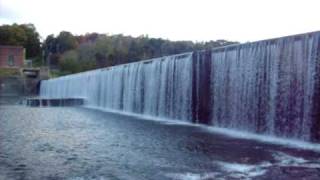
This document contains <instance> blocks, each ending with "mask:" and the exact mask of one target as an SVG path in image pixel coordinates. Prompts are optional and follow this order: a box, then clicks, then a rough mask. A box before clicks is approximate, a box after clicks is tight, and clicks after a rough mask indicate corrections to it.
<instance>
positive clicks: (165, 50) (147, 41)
mask: <svg viewBox="0 0 320 180" xmlns="http://www.w3.org/2000/svg"><path fill="white" fill-rule="evenodd" d="M234 43H237V42H230V41H226V40H217V41H208V42H198V43H194V42H192V41H169V40H164V39H161V38H149V37H148V36H139V37H131V36H124V35H121V34H119V35H107V34H97V33H90V34H85V35H80V36H75V35H73V34H71V33H70V32H66V31H63V32H60V34H59V35H58V36H56V37H55V36H53V35H50V36H48V37H47V38H46V40H45V41H44V44H43V48H44V49H45V52H46V53H45V54H46V57H48V59H50V62H51V65H52V66H55V67H57V68H58V69H60V70H61V72H62V73H64V74H68V73H76V72H80V71H85V70H90V69H95V68H102V67H107V66H113V65H118V64H124V63H130V62H134V61H140V60H144V59H150V58H153V57H160V56H165V55H172V54H178V53H183V52H189V51H193V50H201V49H211V48H215V47H220V46H226V45H230V44H234Z"/></svg>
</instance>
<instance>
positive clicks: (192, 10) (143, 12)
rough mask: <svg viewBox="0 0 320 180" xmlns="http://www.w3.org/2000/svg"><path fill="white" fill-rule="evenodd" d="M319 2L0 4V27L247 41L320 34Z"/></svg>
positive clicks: (65, 0) (56, 0)
mask: <svg viewBox="0 0 320 180" xmlns="http://www.w3.org/2000/svg"><path fill="white" fill-rule="evenodd" d="M319 7H320V0H0V24H1V25H2V24H12V23H33V24H34V25H35V26H36V28H37V30H38V32H39V33H40V35H41V36H42V38H45V37H46V36H47V35H49V34H55V35H57V34H58V33H59V32H60V31H63V30H65V31H70V32H72V33H73V34H76V35H80V34H85V33H87V32H98V33H108V34H120V33H121V34H124V35H131V36H139V35H148V36H149V37H155V38H164V39H170V40H192V41H208V40H217V39H226V40H230V41H239V42H248V41H257V40H262V39H269V38H274V37H281V36H286V35H293V34H299V33H305V32H311V31H318V30H320V11H319Z"/></svg>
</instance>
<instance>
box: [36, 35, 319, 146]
mask: <svg viewBox="0 0 320 180" xmlns="http://www.w3.org/2000/svg"><path fill="white" fill-rule="evenodd" d="M319 40H320V33H319V32H314V33H307V34H301V35H296V36H288V37H283V38H277V39H271V40H264V41H258V42H254V43H246V44H240V45H231V46H227V47H222V48H217V49H212V50H205V51H195V52H190V53H184V54H178V55H172V56H166V57H161V58H154V59H151V60H147V61H140V62H136V63H130V64H125V65H119V66H114V67H109V68H104V69H98V70H93V71H87V72H83V73H78V74H73V75H68V76H64V77H59V78H56V79H50V80H47V81H42V83H41V88H40V89H41V90H40V95H41V96H42V97H47V98H79V97H81V98H85V99H86V104H87V105H89V106H93V107H97V108H102V109H111V110H117V111H123V112H130V113H136V114H142V115H148V116H154V117H160V118H167V119H177V120H183V121H189V122H195V123H202V124H208V125H212V126H215V127H224V128H231V129H237V130H241V131H247V132H253V133H259V134H267V135H272V136H279V137H286V138H294V139H300V140H307V141H320V118H319V117H320V62H319V53H320V51H319V50H320V47H319V45H320V44H319V43H320V42H319Z"/></svg>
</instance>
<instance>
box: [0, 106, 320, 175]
mask: <svg viewBox="0 0 320 180" xmlns="http://www.w3.org/2000/svg"><path fill="white" fill-rule="evenodd" d="M2 179H3V180H7V179H8V180H11V179H12V180H16V179H17V180H42V179H45V180H46V179H49V180H56V179H57V180H58V179H66V180H85V179H89V180H104V179H139V180H141V179H156V180H158V179H159V180H162V179H164V180H165V179H177V180H179V179H187V180H188V179H192V180H194V179H195V180H197V179H268V180H269V179H314V180H319V179H320V151H319V150H317V149H313V150H312V149H309V150H308V149H302V148H290V147H289V146H284V145H272V144H270V143H263V142H259V141H256V140H250V139H239V138H235V137H229V136H225V135H221V134H219V133H214V132H212V131H210V130H208V128H203V127H201V126H200V127H199V126H192V125H187V124H178V123H174V122H173V123H170V121H169V122H168V121H167V122H164V121H153V120H146V119H142V118H139V117H132V116H128V115H120V114H116V113H110V112H109V113H108V112H102V111H97V110H92V109H86V108H65V107H64V108H29V107H23V106H0V180H2Z"/></svg>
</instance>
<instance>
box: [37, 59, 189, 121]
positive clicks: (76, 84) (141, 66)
mask: <svg viewBox="0 0 320 180" xmlns="http://www.w3.org/2000/svg"><path fill="white" fill-rule="evenodd" d="M41 96H43V97H47V98H71V97H72V98H79V97H80V98H85V99H86V101H87V102H86V103H87V105H89V106H94V107H99V108H105V109H113V110H119V111H125V112H131V113H139V114H144V115H150V116H157V117H161V118H169V119H180V120H186V121H191V119H192V113H191V112H192V110H191V101H192V100H191V99H192V53H185V54H179V55H174V56H167V57H162V58H155V59H151V60H148V61H142V62H137V63H131V64H125V65H120V66H114V67H110V68H106V69H98V70H94V71H88V72H83V73H78V74H74V75H69V76H64V77H60V78H56V79H51V80H48V81H44V82H42V83H41Z"/></svg>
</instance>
